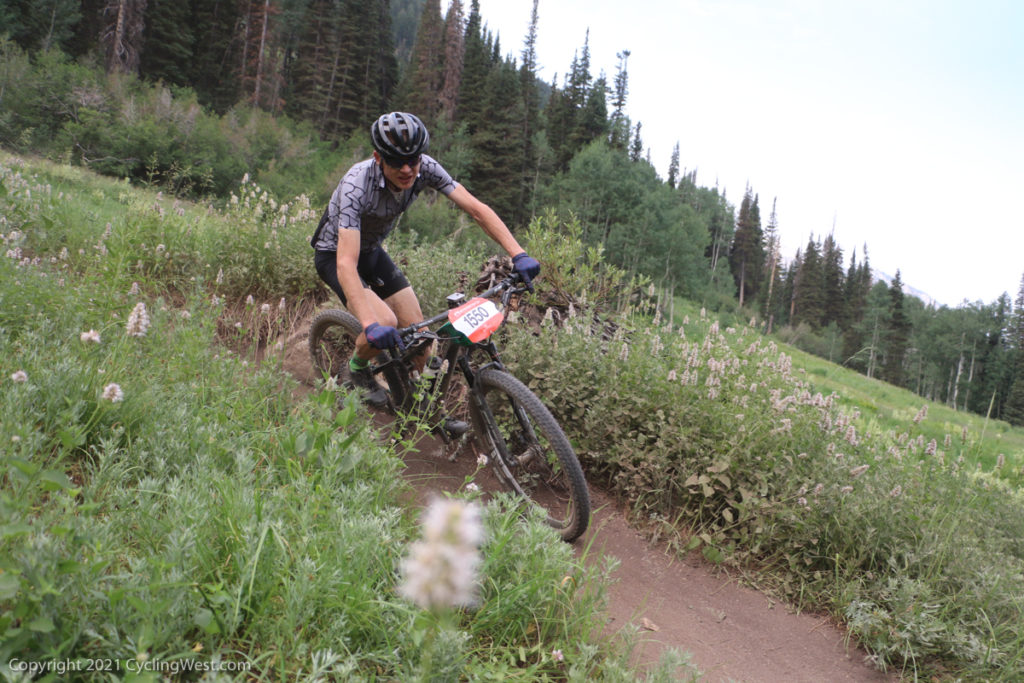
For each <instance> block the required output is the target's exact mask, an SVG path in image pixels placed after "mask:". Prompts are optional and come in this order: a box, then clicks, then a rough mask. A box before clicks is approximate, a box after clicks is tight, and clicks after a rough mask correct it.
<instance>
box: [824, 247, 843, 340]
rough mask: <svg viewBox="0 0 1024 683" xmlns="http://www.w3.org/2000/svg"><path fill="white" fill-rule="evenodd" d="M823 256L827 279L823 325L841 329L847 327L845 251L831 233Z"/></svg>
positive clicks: (825, 283)
mask: <svg viewBox="0 0 1024 683" xmlns="http://www.w3.org/2000/svg"><path fill="white" fill-rule="evenodd" d="M821 256H822V269H823V272H824V277H825V282H824V285H825V310H824V313H823V317H822V320H821V325H822V327H826V326H828V325H829V324H831V323H836V324H837V325H839V326H840V327H845V309H846V296H845V295H846V291H845V284H846V283H845V282H844V280H845V277H844V275H843V250H842V249H841V248H840V247H839V245H838V244H836V240H835V237H834V236H833V235H832V234H831V233H830V234H828V235H827V236H826V237H825V242H824V245H823V247H822V254H821Z"/></svg>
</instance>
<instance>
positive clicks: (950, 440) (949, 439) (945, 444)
mask: <svg viewBox="0 0 1024 683" xmlns="http://www.w3.org/2000/svg"><path fill="white" fill-rule="evenodd" d="M952 445H953V437H952V436H950V435H949V434H946V438H944V439H943V440H942V447H943V448H949V447H950V446H952Z"/></svg>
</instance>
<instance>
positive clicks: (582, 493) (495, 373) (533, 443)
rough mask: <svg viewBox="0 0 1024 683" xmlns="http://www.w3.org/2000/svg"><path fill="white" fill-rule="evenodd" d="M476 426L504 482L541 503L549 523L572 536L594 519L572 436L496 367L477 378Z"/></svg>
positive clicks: (567, 537) (564, 535) (569, 538)
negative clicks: (566, 433)
mask: <svg viewBox="0 0 1024 683" xmlns="http://www.w3.org/2000/svg"><path fill="white" fill-rule="evenodd" d="M474 384H475V387H474V393H475V394H476V396H477V398H478V400H477V401H473V402H472V406H473V409H472V411H471V412H472V417H473V428H474V430H475V432H476V435H477V438H478V439H479V440H480V441H481V442H482V444H483V447H484V448H485V449H486V450H488V451H489V459H490V462H491V465H492V467H493V468H494V472H495V474H496V476H497V477H498V479H499V480H500V481H501V483H502V484H503V485H504V486H505V487H506V488H508V489H509V490H511V491H513V492H515V493H517V494H518V495H520V496H523V497H524V498H526V499H527V500H529V501H531V502H532V503H533V504H535V505H539V506H540V507H541V508H543V509H544V511H545V513H546V514H547V521H548V524H549V525H551V526H552V527H554V528H555V529H557V530H558V531H559V533H560V534H561V536H562V539H563V540H566V541H572V540H574V539H576V538H578V537H579V536H580V535H581V534H583V532H584V531H586V530H587V525H588V524H589V523H590V494H589V492H588V490H587V482H586V479H585V478H584V476H583V468H582V467H580V462H579V460H578V459H577V458H576V453H575V451H573V448H572V445H571V444H570V443H569V439H568V438H567V437H566V436H565V433H564V432H563V431H562V428H561V427H560V426H559V425H558V422H557V421H556V420H555V418H554V416H553V415H552V414H551V412H550V411H549V410H548V409H547V408H546V407H545V406H544V404H543V403H541V401H540V399H538V398H537V396H536V395H535V394H534V393H533V392H532V391H530V389H529V388H527V387H526V385H525V384H523V383H522V382H520V381H519V380H518V379H516V378H515V377H513V376H512V375H510V374H508V373H507V372H503V371H501V370H497V369H495V368H487V369H485V370H482V371H481V372H480V374H479V375H477V377H476V381H475V383H474Z"/></svg>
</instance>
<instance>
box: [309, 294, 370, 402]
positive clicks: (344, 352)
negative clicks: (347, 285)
mask: <svg viewBox="0 0 1024 683" xmlns="http://www.w3.org/2000/svg"><path fill="white" fill-rule="evenodd" d="M362 331H363V328H362V326H360V324H359V321H358V320H356V317H355V316H354V315H352V314H351V313H349V312H348V311H342V310H339V309H330V310H327V311H322V312H321V313H318V314H317V315H316V317H314V318H313V322H312V323H310V326H309V357H310V360H311V361H312V362H313V370H314V371H315V372H316V373H317V374H319V375H321V376H323V377H334V378H335V380H336V381H337V382H338V384H344V383H346V382H348V381H350V379H351V377H350V373H349V369H348V362H349V359H351V358H352V353H353V352H354V351H355V348H356V338H357V337H358V336H359V335H360V334H361V333H362Z"/></svg>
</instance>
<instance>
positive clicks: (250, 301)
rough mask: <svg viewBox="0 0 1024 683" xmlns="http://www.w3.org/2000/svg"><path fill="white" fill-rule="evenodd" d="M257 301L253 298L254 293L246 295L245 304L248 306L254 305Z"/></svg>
mask: <svg viewBox="0 0 1024 683" xmlns="http://www.w3.org/2000/svg"><path fill="white" fill-rule="evenodd" d="M255 303H256V300H255V299H253V298H252V294H250V295H249V296H247V297H245V305H246V306H252V305H254V304H255Z"/></svg>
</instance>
